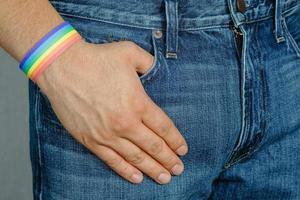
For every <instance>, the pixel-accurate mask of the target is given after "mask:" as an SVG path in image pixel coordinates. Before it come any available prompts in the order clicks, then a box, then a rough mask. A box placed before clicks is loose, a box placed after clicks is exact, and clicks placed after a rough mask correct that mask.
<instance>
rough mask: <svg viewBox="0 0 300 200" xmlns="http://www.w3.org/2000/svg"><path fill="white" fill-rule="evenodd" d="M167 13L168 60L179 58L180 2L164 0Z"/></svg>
mask: <svg viewBox="0 0 300 200" xmlns="http://www.w3.org/2000/svg"><path fill="white" fill-rule="evenodd" d="M164 2H165V11H166V58H175V59H176V58H177V49H178V0H164Z"/></svg>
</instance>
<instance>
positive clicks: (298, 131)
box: [29, 0, 300, 200]
mask: <svg viewBox="0 0 300 200" xmlns="http://www.w3.org/2000/svg"><path fill="white" fill-rule="evenodd" d="M50 2H51V3H52V5H53V6H54V7H55V9H56V10H57V11H58V12H59V13H60V14H61V15H62V17H63V18H64V19H65V20H66V21H68V22H70V23H71V24H72V25H73V26H74V27H75V28H76V29H77V30H78V32H79V33H80V34H81V35H82V36H83V38H84V39H85V40H86V41H87V42H90V43H98V44H101V43H108V42H111V41H120V40H131V41H134V42H135V43H137V44H138V45H139V46H141V47H142V48H144V49H145V50H146V51H148V52H150V53H151V54H153V55H154V56H155V61H154V63H153V65H152V66H151V68H150V69H149V70H148V71H147V72H146V73H145V74H143V75H141V76H140V80H141V83H142V84H143V86H144V88H145V90H146V92H147V94H148V95H149V96H150V97H151V98H152V100H153V101H154V102H155V103H156V104H157V105H159V106H160V107H161V108H162V109H163V110H164V111H165V112H166V113H167V114H168V116H169V117H170V118H171V119H172V120H173V121H174V123H175V125H176V127H177V128H178V129H179V131H180V132H181V133H182V134H183V136H184V137H185V139H186V140H187V143H188V145H189V153H188V154H187V155H186V156H184V157H182V160H183V162H184V164H185V171H184V173H183V174H181V175H180V176H174V177H173V178H172V180H171V182H170V183H169V184H166V185H159V184H157V183H155V182H154V181H152V180H151V179H150V178H148V177H147V176H145V177H144V181H143V182H142V183H141V184H138V185H135V184H131V183H130V182H128V181H126V180H125V179H123V178H121V177H120V176H119V175H117V174H116V173H115V172H114V171H112V170H111V169H110V168H109V167H107V166H106V165H105V164H104V163H103V162H102V161H101V160H99V159H98V158H97V157H96V156H95V155H93V154H92V153H91V152H90V151H89V150H88V149H86V148H85V147H84V146H83V145H81V144H80V143H78V142H77V141H75V139H73V138H72V137H71V136H70V135H69V134H68V132H67V131H66V130H65V129H64V127H63V126H62V124H61V123H60V122H59V120H58V119H57V117H56V115H55V113H54V112H53V110H52V109H51V105H50V103H49V101H48V99H47V97H46V96H45V95H44V94H42V93H41V91H40V90H39V88H38V87H37V86H36V85H34V84H33V83H32V82H31V81H29V92H30V142H31V144H30V147H31V160H32V169H33V184H34V185H33V186H34V187H33V192H34V198H35V199H43V200H50V199H72V200H77V199H78V200H94V199H97V200H98V199H108V200H110V199H126V200H131V199H132V200H136V199H146V200H153V199H162V200H164V199H166V200H177V199H178V200H179V199H180V200H196V199H272V200H274V199H300V1H297V0H276V1H275V0H274V1H271V0H238V2H236V1H235V0H228V1H225V0H221V1H220V0H210V1H198V0H177V1H176V0H143V1H136V0H122V1H118V0H57V1H54V0H53V1H50ZM241 3H242V6H244V8H245V9H244V10H243V9H241ZM243 3H244V5H243ZM275 3H276V4H275ZM237 4H239V7H238V6H237ZM112 76H113V74H112ZM99 84H101V80H99Z"/></svg>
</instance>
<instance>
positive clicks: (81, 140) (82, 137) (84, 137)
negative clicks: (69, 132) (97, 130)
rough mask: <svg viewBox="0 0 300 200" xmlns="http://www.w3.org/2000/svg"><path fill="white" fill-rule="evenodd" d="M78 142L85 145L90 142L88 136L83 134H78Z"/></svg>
mask: <svg viewBox="0 0 300 200" xmlns="http://www.w3.org/2000/svg"><path fill="white" fill-rule="evenodd" d="M80 142H81V144H83V145H84V146H86V147H89V146H90V144H91V141H90V138H88V137H87V136H86V135H85V134H80Z"/></svg>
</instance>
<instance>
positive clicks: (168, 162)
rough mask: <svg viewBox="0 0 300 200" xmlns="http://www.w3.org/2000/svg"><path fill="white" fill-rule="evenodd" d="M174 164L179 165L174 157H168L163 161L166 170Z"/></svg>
mask: <svg viewBox="0 0 300 200" xmlns="http://www.w3.org/2000/svg"><path fill="white" fill-rule="evenodd" d="M176 163H180V162H179V161H178V159H177V158H176V157H174V156H170V157H168V158H167V159H166V160H165V162H164V165H165V166H166V167H167V168H168V169H171V168H172V167H173V166H174V165H175V164H176Z"/></svg>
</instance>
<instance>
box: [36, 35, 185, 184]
mask: <svg viewBox="0 0 300 200" xmlns="http://www.w3.org/2000/svg"><path fill="white" fill-rule="evenodd" d="M153 61H154V57H153V56H152V55H151V54H150V53H148V52H147V51H145V50H144V49H143V48H141V47H139V46H138V45H136V44H135V43H134V42H131V41H119V42H111V43H104V44H91V43H87V42H84V41H83V40H82V41H80V42H78V43H75V44H74V45H73V46H71V47H70V48H69V49H68V50H66V51H65V52H64V53H63V54H62V55H61V56H60V57H59V58H58V59H57V60H56V61H55V62H54V63H52V64H51V66H49V67H48V68H47V69H46V70H45V71H44V73H43V74H42V75H41V76H40V77H39V79H38V80H37V84H38V86H39V87H40V88H41V90H42V92H43V93H45V94H46V95H47V97H48V99H49V101H50V103H51V106H52V108H53V110H54V112H55V113H56V115H57V117H58V119H59V120H60V121H61V123H62V124H63V126H64V127H65V128H66V129H67V130H68V132H69V133H70V134H71V135H72V136H73V137H74V138H75V139H76V140H77V141H79V142H80V143H82V144H83V145H84V146H85V147H87V148H88V149H89V150H90V151H91V152H93V153H94V154H95V155H96V156H98V157H99V158H100V159H101V160H103V161H104V162H105V163H106V164H107V165H108V166H110V167H111V168H112V169H113V170H114V171H115V172H117V173H118V174H119V175H120V176H122V177H124V178H125V179H127V180H129V181H131V182H132V183H139V182H141V181H142V179H143V173H145V174H147V175H148V176H150V177H151V178H153V179H154V180H156V181H157V182H158V183H160V184H165V183H168V182H169V181H170V179H171V174H170V173H172V174H173V175H179V174H180V173H181V172H182V171H183V168H184V167H183V163H182V161H181V160H180V159H179V157H178V155H184V154H186V153H187V150H188V149H187V143H186V141H185V140H184V138H183V137H182V135H181V134H180V132H179V131H178V129H177V128H176V127H175V125H174V123H173V122H172V120H171V119H170V118H169V117H168V116H167V115H166V113H165V112H164V111H163V110H162V109H161V108H160V107H159V106H157V105H156V104H155V103H154V102H153V101H152V100H151V98H150V97H149V96H148V95H147V93H146V92H145V90H144V88H143V86H142V84H141V82H140V80H139V76H138V74H137V72H139V73H141V74H143V73H144V72H146V71H147V69H148V68H149V67H150V66H151V63H152V62H153ZM175 152H176V153H177V154H178V155H176V153H175ZM142 172H143V173H142Z"/></svg>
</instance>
